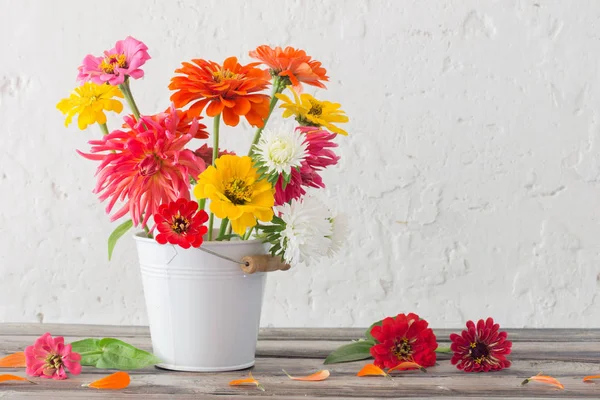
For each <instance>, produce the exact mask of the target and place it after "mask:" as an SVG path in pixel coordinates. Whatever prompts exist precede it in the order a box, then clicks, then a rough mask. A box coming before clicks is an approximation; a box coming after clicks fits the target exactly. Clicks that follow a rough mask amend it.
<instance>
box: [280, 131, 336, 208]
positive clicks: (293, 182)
mask: <svg viewBox="0 0 600 400" xmlns="http://www.w3.org/2000/svg"><path fill="white" fill-rule="evenodd" d="M296 132H298V133H299V134H301V135H304V136H305V137H306V139H305V140H304V142H305V143H307V145H308V146H307V148H306V154H307V155H306V158H305V159H304V160H303V161H302V164H301V166H300V169H292V171H291V174H290V175H291V177H290V182H289V183H288V184H287V185H285V188H284V182H283V176H280V177H279V180H278V181H277V184H276V185H275V205H276V206H279V205H282V204H285V203H287V202H289V201H291V200H294V199H299V198H300V197H302V196H304V195H305V194H306V190H305V189H304V188H305V187H313V188H324V187H325V184H324V183H323V179H322V178H321V176H320V175H319V172H320V171H321V170H323V169H324V168H326V167H328V166H330V165H335V164H337V162H338V161H339V159H340V158H339V157H338V156H336V155H335V153H334V152H333V151H332V150H330V149H331V148H334V147H337V144H336V143H334V142H333V139H334V138H335V137H336V136H337V135H336V134H335V133H331V132H328V131H325V130H323V129H320V128H316V127H313V126H300V127H297V128H296Z"/></svg>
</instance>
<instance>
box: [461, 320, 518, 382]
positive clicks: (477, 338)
mask: <svg viewBox="0 0 600 400" xmlns="http://www.w3.org/2000/svg"><path fill="white" fill-rule="evenodd" d="M499 329H500V325H498V324H494V320H493V319H492V318H488V319H487V320H485V321H484V320H482V319H480V320H479V321H478V322H477V326H475V324H474V323H473V321H468V322H467V330H464V331H462V334H461V335H457V334H456V333H453V334H452V335H450V340H451V341H452V345H451V346H450V349H451V350H452V351H453V352H454V355H453V356H452V360H451V362H452V365H456V368H458V369H462V370H464V371H465V372H488V371H499V370H501V369H504V368H508V367H510V361H508V360H507V359H506V356H507V355H508V354H510V350H511V347H512V342H510V341H508V340H506V337H507V336H508V335H507V333H506V332H499Z"/></svg>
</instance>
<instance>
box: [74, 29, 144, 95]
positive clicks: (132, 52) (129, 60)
mask: <svg viewBox="0 0 600 400" xmlns="http://www.w3.org/2000/svg"><path fill="white" fill-rule="evenodd" d="M147 50H148V46H146V45H145V44H144V43H142V42H140V41H139V40H136V39H134V38H132V37H131V36H127V38H125V40H119V41H118V42H117V43H116V44H115V47H114V48H112V49H110V50H107V51H105V52H104V57H95V56H93V55H91V54H88V55H87V56H85V58H84V59H83V64H82V65H81V66H80V67H79V75H78V76H77V79H78V80H79V81H81V82H88V81H92V82H94V83H97V84H99V85H101V84H103V83H109V84H110V85H113V86H117V85H120V84H122V83H123V82H124V81H125V78H126V77H128V76H130V77H132V78H133V79H138V78H141V77H143V76H144V71H143V70H141V69H140V67H141V66H142V65H144V63H145V62H146V61H148V60H149V59H150V55H148V51H147Z"/></svg>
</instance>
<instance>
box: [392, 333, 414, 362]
mask: <svg viewBox="0 0 600 400" xmlns="http://www.w3.org/2000/svg"><path fill="white" fill-rule="evenodd" d="M392 354H393V355H395V356H396V357H398V359H399V360H406V359H408V358H409V356H410V355H411V354H412V347H411V346H410V344H409V343H408V339H406V338H404V339H402V341H401V342H399V343H396V345H395V346H394V347H393V348H392Z"/></svg>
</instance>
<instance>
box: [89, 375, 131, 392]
mask: <svg viewBox="0 0 600 400" xmlns="http://www.w3.org/2000/svg"><path fill="white" fill-rule="evenodd" d="M130 382H131V377H130V376H129V374H128V373H127V372H123V371H119V372H115V373H114V374H110V375H108V376H105V377H104V378H100V379H98V380H96V381H94V382H92V383H90V384H89V385H83V386H87V387H91V388H94V389H108V390H118V389H125V388H126V387H127V386H129V383H130Z"/></svg>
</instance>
